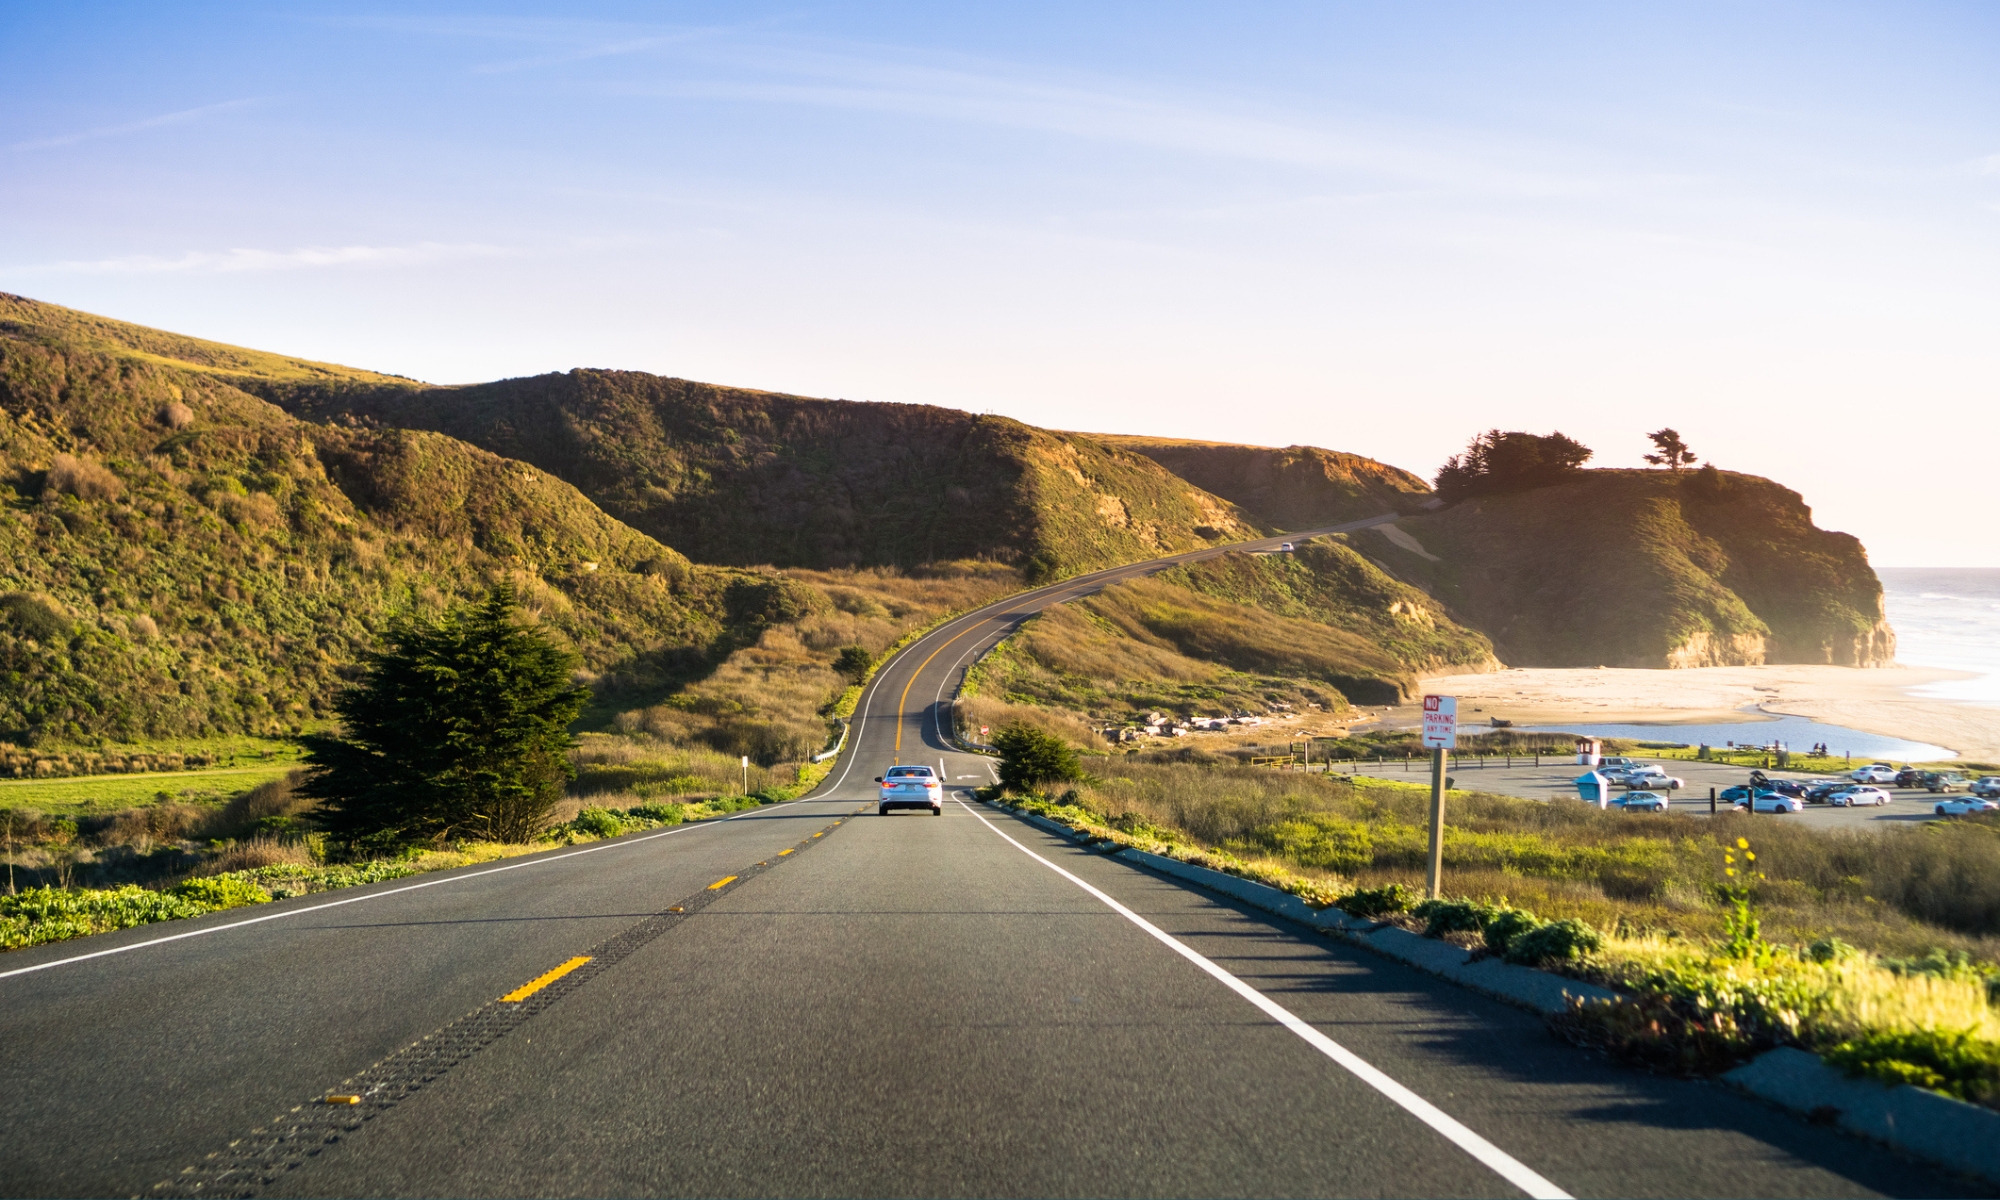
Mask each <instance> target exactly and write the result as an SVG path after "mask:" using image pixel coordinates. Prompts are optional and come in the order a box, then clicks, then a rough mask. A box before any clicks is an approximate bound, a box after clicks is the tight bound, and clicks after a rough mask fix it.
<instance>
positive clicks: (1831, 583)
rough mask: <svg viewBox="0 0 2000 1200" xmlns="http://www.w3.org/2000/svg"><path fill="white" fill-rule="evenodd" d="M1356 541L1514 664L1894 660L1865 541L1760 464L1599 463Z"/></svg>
mask: <svg viewBox="0 0 2000 1200" xmlns="http://www.w3.org/2000/svg"><path fill="white" fill-rule="evenodd" d="M1360 536H1361V538H1362V543H1361V544H1363V545H1368V543H1369V539H1371V538H1372V539H1373V544H1372V546H1370V547H1369V552H1370V553H1371V555H1373V556H1375V557H1377V558H1379V559H1380V560H1381V561H1383V562H1385V563H1387V564H1389V565H1391V566H1392V567H1393V569H1395V570H1396V571H1397V572H1398V573H1399V574H1401V575H1402V576H1403V577H1404V578H1406V579H1410V580H1413V581H1416V582H1419V583H1421V584H1422V585H1423V586H1424V587H1426V588H1427V589H1428V590H1429V591H1430V592H1431V593H1432V594H1433V595H1434V596H1436V597H1437V598H1438V599H1439V600H1441V601H1443V602H1444V604H1445V605H1446V606H1447V607H1448V608H1449V609H1450V610H1451V611H1452V613H1453V614H1454V615H1455V616H1457V617H1458V618H1459V619H1461V620H1463V621H1465V622H1466V623H1467V624H1469V625H1471V626H1473V627H1474V628H1477V629H1480V630H1482V631H1483V632H1485V633H1486V634H1488V635H1489V636H1490V637H1492V639H1493V642H1494V646H1495V649H1496V650H1497V651H1498V652H1499V654H1500V656H1501V658H1503V659H1505V660H1506V661H1507V662H1508V663H1510V664H1512V665H1514V666H1550V667H1578V666H1624V667H1698V666H1735V665H1748V664H1757V663H1766V662H1770V663H1827V664H1834V665H1840V666H1863V667H1865V666H1880V665H1886V664H1888V663H1889V662H1890V661H1892V660H1893V659H1894V657H1895V645H1896V643H1895V633H1894V631H1893V630H1891V629H1890V628H1889V624H1888V622H1887V620H1886V619H1885V617H1884V611H1883V607H1882V585H1881V582H1880V580H1878V579H1877V578H1876V576H1875V572H1874V570H1873V569H1872V568H1870V567H1869V565H1868V559H1867V555H1866V554H1865V552H1864V551H1863V550H1862V547H1861V544H1860V542H1858V541H1857V540H1855V539H1854V538H1852V537H1850V536H1848V535H1847V534H1843V533H1833V532H1829V531H1826V530H1823V529H1819V528H1818V527H1816V526H1814V525H1813V523H1812V513H1811V510H1810V509H1808V508H1807V507H1806V505H1805V503H1804V502H1803V500H1802V499H1801V498H1800V496H1799V495H1798V493H1796V492H1793V491H1790V490H1789V489H1786V488H1783V487H1780V486H1779V485H1778V484H1775V483H1773V482H1771V481H1770V480H1768V479H1762V478H1759V477H1757V476H1753V475H1740V474H1734V473H1729V472H1709V471H1704V472H1699V473H1684V474H1680V475H1675V474H1672V473H1669V472H1664V471H1590V472H1585V473H1584V475H1583V477H1582V478H1580V479H1578V480H1577V481H1575V482H1573V483H1566V484H1562V485H1559V486H1555V487H1546V488H1538V489H1535V490H1532V491H1524V492H1516V493H1510V494H1505V495H1497V496H1483V497H1479V498H1477V499H1473V500H1468V501H1466V502H1464V503H1462V504H1459V505H1457V506H1455V507H1453V508H1450V509H1446V510H1444V511H1441V512H1436V513H1430V514H1425V515H1422V516H1417V517H1412V518H1407V519H1405V520H1403V521H1401V522H1399V523H1398V532H1397V533H1395V534H1382V535H1375V534H1372V533H1371V534H1364V535H1360ZM1412 544H1414V546H1415V547H1417V548H1416V549H1412V548H1411V547H1412Z"/></svg>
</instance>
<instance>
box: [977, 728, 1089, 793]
mask: <svg viewBox="0 0 2000 1200" xmlns="http://www.w3.org/2000/svg"><path fill="white" fill-rule="evenodd" d="M993 748H994V749H996V750H998V751H999V752H1000V767H999V770H998V774H999V776H1000V785H1001V786H1002V787H1007V788H1012V789H1013V790H1015V791H1017V792H1032V791H1035V790H1037V789H1040V788H1044V787H1047V786H1048V785H1049V784H1052V783H1068V782H1071V781H1072V780H1077V779H1081V778H1083V763H1082V761H1081V760H1080V759H1079V758H1078V757H1077V753H1076V748H1075V747H1074V746H1071V745H1070V744H1069V743H1068V742H1066V741H1064V740H1062V739H1061V738H1059V737H1056V736H1055V735H1054V734H1050V733H1043V732H1042V731H1041V730H1039V729H1036V728H1035V727H1034V726H1032V725H1022V724H1018V723H1017V724H1013V725H1009V726H1007V727H1006V728H1004V729H1002V730H1001V731H1000V732H999V733H997V734H995V735H994V737H993Z"/></svg>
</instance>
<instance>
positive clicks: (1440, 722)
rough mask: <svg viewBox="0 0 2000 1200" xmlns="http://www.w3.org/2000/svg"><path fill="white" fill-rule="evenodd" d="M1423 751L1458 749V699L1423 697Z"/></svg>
mask: <svg viewBox="0 0 2000 1200" xmlns="http://www.w3.org/2000/svg"><path fill="white" fill-rule="evenodd" d="M1424 749H1426V750H1456V749H1458V697H1457V696H1425V697H1424Z"/></svg>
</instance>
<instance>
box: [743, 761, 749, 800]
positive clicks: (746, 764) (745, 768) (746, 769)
mask: <svg viewBox="0 0 2000 1200" xmlns="http://www.w3.org/2000/svg"><path fill="white" fill-rule="evenodd" d="M743 794H744V795H746V796H747V795H749V794H750V756H749V755H747V754H746V755H744V756H743Z"/></svg>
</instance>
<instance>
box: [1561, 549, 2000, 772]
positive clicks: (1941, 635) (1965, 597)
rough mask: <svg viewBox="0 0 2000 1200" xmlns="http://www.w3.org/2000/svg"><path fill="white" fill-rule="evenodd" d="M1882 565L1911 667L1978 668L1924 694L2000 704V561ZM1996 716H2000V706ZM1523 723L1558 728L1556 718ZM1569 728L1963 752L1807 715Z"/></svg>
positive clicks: (1844, 750) (1928, 757)
mask: <svg viewBox="0 0 2000 1200" xmlns="http://www.w3.org/2000/svg"><path fill="white" fill-rule="evenodd" d="M1875 573H1876V574H1877V575H1879V576H1881V578H1882V602H1883V604H1884V606H1885V607H1886V608H1887V609H1888V613H1889V624H1890V625H1892V626H1894V627H1895V630H1896V661H1897V662H1899V663H1901V664H1903V665H1904V666H1909V667H1944V668H1946V669H1948V670H1953V671H1972V672H1975V675H1974V677H1973V678H1971V679H1956V680H1952V681H1950V682H1947V683H1935V684H1931V685H1930V686H1928V687H1922V688H1917V689H1914V690H1915V692H1916V694H1917V695H1920V696H1936V697H1938V698H1940V699H1949V700H1964V701H1970V702H1972V703H1975V704H1992V705H1996V706H2000V569H1992V568H1986V569H1980V568H1944V567H1881V568H1877V570H1876V572H1875ZM1747 715H1749V714H1747V713H1746V716H1747ZM1995 720H2000V714H1996V716H1995ZM1523 728H1529V729H1535V730H1538V731H1547V732H1553V731H1555V730H1556V729H1557V727H1556V726H1553V725H1549V726H1523ZM1561 730H1562V731H1564V732H1570V733H1580V734H1584V735H1585V736H1588V737H1617V738H1638V739H1640V740H1644V741H1659V742H1666V741H1674V742H1686V743H1688V744H1689V745H1694V744H1698V743H1701V742H1707V743H1708V744H1709V745H1711V746H1723V745H1727V744H1728V743H1730V742H1732V741H1735V742H1747V743H1751V744H1753V745H1769V744H1771V743H1774V742H1775V743H1778V744H1781V745H1784V746H1788V747H1792V748H1795V749H1797V748H1804V747H1807V746H1811V745H1812V744H1813V743H1815V742H1825V743H1826V745H1827V748H1828V749H1830V750H1832V751H1833V752H1834V753H1835V754H1852V755H1853V756H1854V757H1855V758H1857V759H1875V758H1881V759H1894V760H1896V761H1897V762H1910V761H1918V762H1927V761H1935V760H1938V759H1945V758H1952V757H1956V756H1955V755H1953V754H1952V753H1951V752H1950V751H1948V750H1946V749H1944V748H1943V747H1941V746H1931V745H1926V744H1925V743H1923V742H1909V741H1904V740H1903V739H1901V738H1892V737H1883V736H1881V735H1880V734H1873V733H1863V732H1861V731H1860V730H1858V729H1847V728H1844V727H1842V726H1839V725H1822V724H1820V723H1819V722H1817V721H1809V720H1807V719H1806V718H1804V717H1778V718H1771V717H1752V718H1751V719H1750V720H1747V721H1744V722H1743V723H1740V724H1728V725H1565V726H1562V727H1561Z"/></svg>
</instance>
